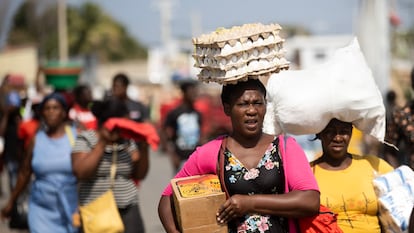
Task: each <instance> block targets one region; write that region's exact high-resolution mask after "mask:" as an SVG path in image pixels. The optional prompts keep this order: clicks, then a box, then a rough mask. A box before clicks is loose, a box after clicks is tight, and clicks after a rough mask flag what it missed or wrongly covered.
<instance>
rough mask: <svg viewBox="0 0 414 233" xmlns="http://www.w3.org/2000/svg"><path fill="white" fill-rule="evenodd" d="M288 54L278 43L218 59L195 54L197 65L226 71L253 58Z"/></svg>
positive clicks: (280, 56)
mask: <svg viewBox="0 0 414 233" xmlns="http://www.w3.org/2000/svg"><path fill="white" fill-rule="evenodd" d="M285 54H286V50H285V49H281V48H279V47H278V46H276V45H272V46H269V47H268V46H265V47H260V48H254V49H250V50H247V51H243V52H239V53H237V54H233V55H231V56H229V57H221V58H218V59H213V58H209V57H204V58H203V57H198V56H195V57H194V60H195V64H194V66H195V67H198V68H213V69H221V70H224V71H228V70H230V69H231V68H233V67H241V66H244V65H245V64H247V63H249V62H250V61H252V60H258V59H268V60H270V59H273V58H274V57H277V58H279V59H281V58H283V57H284V56H285Z"/></svg>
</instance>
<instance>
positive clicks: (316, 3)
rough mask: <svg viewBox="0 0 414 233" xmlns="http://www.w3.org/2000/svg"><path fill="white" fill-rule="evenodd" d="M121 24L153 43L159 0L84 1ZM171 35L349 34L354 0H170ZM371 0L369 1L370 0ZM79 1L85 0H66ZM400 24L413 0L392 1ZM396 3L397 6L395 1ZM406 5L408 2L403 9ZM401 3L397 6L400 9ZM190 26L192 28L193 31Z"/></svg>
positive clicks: (156, 41)
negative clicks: (270, 30) (251, 26)
mask: <svg viewBox="0 0 414 233" xmlns="http://www.w3.org/2000/svg"><path fill="white" fill-rule="evenodd" d="M89 1H90V2H94V3H97V4H98V5H100V6H101V7H102V8H103V10H104V11H105V12H107V13H108V14H110V15H112V16H113V17H114V18H115V19H117V20H118V21H120V22H121V23H123V24H124V25H125V26H126V27H127V29H128V31H129V32H130V33H131V34H132V35H133V36H134V37H135V38H137V39H138V40H139V41H140V42H141V43H143V44H144V45H146V46H149V47H151V46H157V45H158V44H159V43H160V41H161V39H160V37H161V32H160V11H159V8H158V3H159V2H160V0H116V1H114V0H89ZM170 1H171V3H172V7H171V34H172V36H173V37H191V36H199V35H200V34H201V33H209V32H211V31H214V30H215V29H216V28H218V27H231V26H234V25H241V24H244V23H258V22H260V23H264V24H267V23H279V24H280V25H281V26H282V27H283V25H292V24H296V25H300V26H303V27H305V28H307V29H309V30H310V31H311V32H312V33H313V34H317V35H320V34H353V32H354V29H355V20H354V19H355V18H356V16H357V15H358V5H359V0H336V1H332V0H313V1H309V0H288V1H278V0H255V1H247V0H208V1H199V0H170ZM374 1H375V0H374ZM67 2H68V4H74V5H76V4H81V3H83V2H85V0H67ZM394 2H396V8H398V9H397V12H398V14H399V15H400V17H402V18H407V19H409V20H403V23H408V22H407V21H410V22H413V18H412V17H411V16H410V15H411V14H412V12H414V4H409V2H411V3H413V2H414V1H413V0H394ZM400 5H401V6H400ZM407 5H410V8H408V9H409V10H407ZM400 8H401V10H400ZM193 28H195V30H193Z"/></svg>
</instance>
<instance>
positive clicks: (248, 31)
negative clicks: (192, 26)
mask: <svg viewBox="0 0 414 233" xmlns="http://www.w3.org/2000/svg"><path fill="white" fill-rule="evenodd" d="M281 29H282V27H280V25H279V24H269V25H263V24H261V23H253V24H244V25H242V26H234V27H232V28H230V29H226V28H219V29H217V30H216V31H214V32H212V33H210V34H203V35H201V36H200V37H198V38H193V44H194V45H195V46H196V47H197V46H200V47H214V48H223V47H224V46H225V45H226V44H229V45H230V46H232V47H233V46H234V45H235V44H236V43H237V42H240V43H244V42H246V41H247V40H248V39H249V38H250V39H251V40H252V41H257V40H258V39H259V37H260V36H262V38H263V39H265V38H268V37H269V36H270V35H271V34H272V35H273V36H274V35H278V34H279V31H280V30H281Z"/></svg>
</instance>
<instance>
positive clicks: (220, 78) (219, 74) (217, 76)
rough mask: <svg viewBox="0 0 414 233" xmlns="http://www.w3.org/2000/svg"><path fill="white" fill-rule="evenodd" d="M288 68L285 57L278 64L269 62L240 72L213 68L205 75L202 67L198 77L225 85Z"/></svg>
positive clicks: (201, 79)
mask: <svg viewBox="0 0 414 233" xmlns="http://www.w3.org/2000/svg"><path fill="white" fill-rule="evenodd" d="M287 69H289V62H288V61H286V59H284V60H282V61H281V62H280V61H279V62H278V64H274V63H270V64H269V65H268V66H267V67H263V68H262V69H260V70H254V71H251V72H240V74H235V73H234V75H233V74H228V73H227V72H223V71H219V70H215V71H216V73H214V70H210V72H211V71H213V72H212V73H210V75H206V74H205V72H203V71H205V70H206V69H202V71H201V72H200V73H199V75H198V79H199V80H200V81H202V82H206V83H209V82H216V83H218V84H222V85H227V84H234V83H237V82H239V81H246V80H247V79H248V78H259V77H261V76H269V75H270V74H272V73H277V72H279V71H280V70H287Z"/></svg>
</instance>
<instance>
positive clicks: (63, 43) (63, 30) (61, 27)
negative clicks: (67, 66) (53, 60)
mask: <svg viewBox="0 0 414 233" xmlns="http://www.w3.org/2000/svg"><path fill="white" fill-rule="evenodd" d="M57 7H58V39H59V43H58V44H59V61H60V62H62V63H65V62H67V61H68V32H67V17H66V0H58V6H57Z"/></svg>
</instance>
